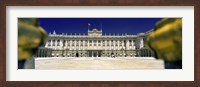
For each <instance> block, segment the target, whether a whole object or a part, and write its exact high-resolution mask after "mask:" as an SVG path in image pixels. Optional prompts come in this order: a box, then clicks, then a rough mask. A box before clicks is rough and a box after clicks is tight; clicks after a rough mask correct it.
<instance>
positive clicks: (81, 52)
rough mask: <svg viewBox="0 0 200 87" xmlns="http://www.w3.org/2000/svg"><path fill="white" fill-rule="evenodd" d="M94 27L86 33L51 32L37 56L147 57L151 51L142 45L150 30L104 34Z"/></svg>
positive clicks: (150, 54) (151, 54)
mask: <svg viewBox="0 0 200 87" xmlns="http://www.w3.org/2000/svg"><path fill="white" fill-rule="evenodd" d="M102 32H103V31H102V30H98V29H96V28H94V29H92V30H88V34H75V35H72V34H70V35H69V34H64V33H63V34H56V32H55V31H54V32H53V34H51V33H49V40H48V42H47V43H46V45H45V46H43V47H40V48H39V50H38V52H37V54H36V56H37V57H135V56H141V57H143V56H144V57H148V56H154V54H153V52H152V51H151V50H149V49H147V48H145V46H144V40H145V37H146V36H147V35H148V34H149V33H150V32H151V30H150V31H148V32H145V33H139V34H137V35H127V34H120V35H119V34H105V35H103V33H102Z"/></svg>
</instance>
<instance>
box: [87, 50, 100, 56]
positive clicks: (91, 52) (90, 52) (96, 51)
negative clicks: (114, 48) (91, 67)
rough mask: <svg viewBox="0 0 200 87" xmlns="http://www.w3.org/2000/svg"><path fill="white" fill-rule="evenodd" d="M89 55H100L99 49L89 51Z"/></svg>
mask: <svg viewBox="0 0 200 87" xmlns="http://www.w3.org/2000/svg"><path fill="white" fill-rule="evenodd" d="M89 57H101V51H98V50H95V51H94V50H92V51H89Z"/></svg>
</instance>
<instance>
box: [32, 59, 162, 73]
mask: <svg viewBox="0 0 200 87" xmlns="http://www.w3.org/2000/svg"><path fill="white" fill-rule="evenodd" d="M35 69H40V70H54V69H60V70H134V69H164V62H163V61H162V60H156V59H154V58H153V57H115V58H111V57H49V58H47V57H45V58H43V57H40V58H35Z"/></svg>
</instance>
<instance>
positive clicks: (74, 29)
mask: <svg viewBox="0 0 200 87" xmlns="http://www.w3.org/2000/svg"><path fill="white" fill-rule="evenodd" d="M160 20H161V18H40V19H39V21H40V25H41V26H42V27H43V28H44V29H45V30H46V31H47V32H48V33H49V32H51V33H52V32H53V31H54V30H55V31H56V33H57V34H58V33H59V34H61V33H68V34H71V33H72V34H75V33H76V34H79V33H81V34H83V33H85V34H87V30H88V23H90V24H91V26H90V30H92V29H93V28H95V27H96V28H97V29H101V24H102V30H103V34H105V33H106V34H109V33H115V34H117V33H119V34H123V33H127V34H137V33H140V32H146V31H148V30H150V29H152V28H153V27H154V25H155V23H156V22H158V21H160Z"/></svg>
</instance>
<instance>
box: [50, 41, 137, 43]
mask: <svg viewBox="0 0 200 87" xmlns="http://www.w3.org/2000/svg"><path fill="white" fill-rule="evenodd" d="M70 41H72V42H75V41H76V42H83V41H85V42H86V43H87V42H90V43H92V41H93V43H96V42H98V43H101V41H102V42H106V41H107V42H114V41H115V42H117V41H119V42H120V43H122V42H126V40H63V42H64V43H65V42H70ZM48 42H51V40H49V41H48ZM52 42H56V40H52ZM57 42H61V40H57ZM129 42H135V40H129Z"/></svg>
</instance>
